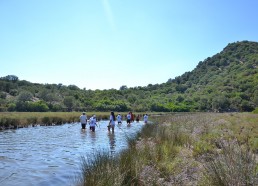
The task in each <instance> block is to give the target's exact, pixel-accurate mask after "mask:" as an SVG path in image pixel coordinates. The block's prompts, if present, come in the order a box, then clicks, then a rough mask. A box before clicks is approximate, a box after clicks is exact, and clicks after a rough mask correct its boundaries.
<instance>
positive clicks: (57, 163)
mask: <svg viewBox="0 0 258 186" xmlns="http://www.w3.org/2000/svg"><path fill="white" fill-rule="evenodd" d="M107 123H108V121H100V122H99V126H98V127H96V131H95V133H93V132H91V131H90V130H89V126H88V125H87V129H86V131H85V132H83V131H81V125H80V123H75V124H63V125H60V126H36V127H29V128H21V129H17V130H5V131H1V132H0V185H1V186H14V185H15V186H16V185H21V186H23V185H24V186H30V185H31V186H50V185H55V186H56V185H63V186H66V185H67V186H68V185H69V186H70V185H74V184H75V183H76V181H75V180H76V179H75V178H76V177H77V176H79V175H80V173H81V170H80V166H81V157H82V156H87V155H89V154H92V153H94V152H96V151H100V150H101V151H103V150H104V151H109V152H111V153H119V152H120V151H121V150H122V149H125V148H127V141H126V138H127V137H128V136H129V137H131V136H133V135H135V134H136V133H137V132H138V131H140V129H141V128H142V126H143V122H139V123H136V122H134V123H132V124H131V125H130V126H127V124H126V122H123V123H122V125H121V126H119V127H118V126H117V125H116V127H115V132H114V133H112V132H108V130H107Z"/></svg>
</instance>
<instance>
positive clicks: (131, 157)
mask: <svg viewBox="0 0 258 186" xmlns="http://www.w3.org/2000/svg"><path fill="white" fill-rule="evenodd" d="M152 121H153V124H148V125H145V126H144V127H143V129H142V131H141V132H140V133H139V134H138V135H137V136H136V137H135V138H134V139H128V144H129V148H128V149H126V150H124V151H122V152H121V153H120V154H119V155H118V156H110V154H109V153H102V152H100V153H96V154H95V155H94V156H91V157H92V158H88V157H83V158H82V165H81V168H82V174H81V176H80V177H79V178H77V183H76V185H78V186H79V185H84V186H87V185H96V186H97V185H257V184H258V173H257V165H258V164H257V155H258V127H257V123H258V115H257V114H251V113H225V114H221V113H182V114H170V115H166V116H162V117H152Z"/></svg>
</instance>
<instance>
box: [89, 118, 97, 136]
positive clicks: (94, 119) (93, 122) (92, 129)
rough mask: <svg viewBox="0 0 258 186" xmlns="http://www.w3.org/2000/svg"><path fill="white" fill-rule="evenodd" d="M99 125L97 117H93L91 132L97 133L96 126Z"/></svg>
mask: <svg viewBox="0 0 258 186" xmlns="http://www.w3.org/2000/svg"><path fill="white" fill-rule="evenodd" d="M96 125H97V120H96V115H93V116H92V117H91V118H90V130H91V131H92V132H95V126H96Z"/></svg>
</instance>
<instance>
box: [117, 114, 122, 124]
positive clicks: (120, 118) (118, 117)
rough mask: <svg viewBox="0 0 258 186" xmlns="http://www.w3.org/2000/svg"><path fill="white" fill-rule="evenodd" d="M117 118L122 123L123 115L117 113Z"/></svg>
mask: <svg viewBox="0 0 258 186" xmlns="http://www.w3.org/2000/svg"><path fill="white" fill-rule="evenodd" d="M116 119H117V123H118V124H122V116H121V115H120V114H118V115H117V117H116Z"/></svg>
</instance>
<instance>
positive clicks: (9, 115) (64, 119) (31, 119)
mask: <svg viewBox="0 0 258 186" xmlns="http://www.w3.org/2000/svg"><path fill="white" fill-rule="evenodd" d="M93 114H96V115H97V119H98V120H102V119H107V118H108V117H109V114H110V113H109V112H99V113H92V112H89V113H87V115H88V116H91V115H93ZM80 115H81V112H0V130H1V129H9V128H11V129H15V128H20V127H28V126H30V125H32V126H35V125H61V124H64V123H75V122H79V116H80Z"/></svg>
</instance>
